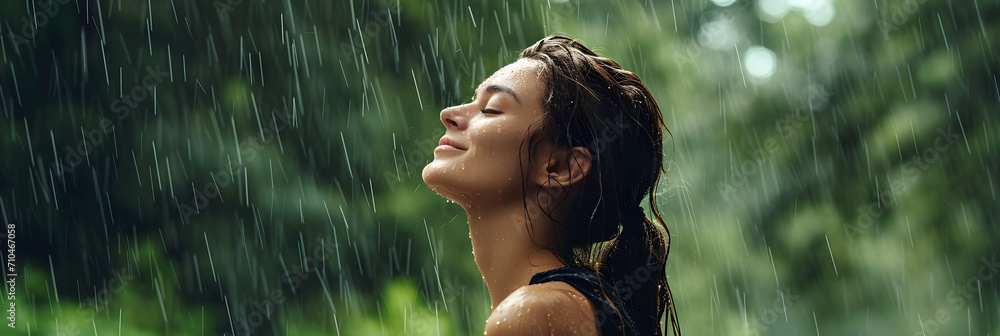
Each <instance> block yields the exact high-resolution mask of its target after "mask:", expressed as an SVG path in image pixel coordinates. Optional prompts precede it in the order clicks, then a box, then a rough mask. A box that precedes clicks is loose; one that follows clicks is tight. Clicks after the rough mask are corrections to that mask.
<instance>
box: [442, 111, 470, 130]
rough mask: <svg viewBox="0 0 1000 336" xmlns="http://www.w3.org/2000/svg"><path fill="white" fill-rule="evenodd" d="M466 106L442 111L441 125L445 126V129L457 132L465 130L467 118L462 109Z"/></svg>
mask: <svg viewBox="0 0 1000 336" xmlns="http://www.w3.org/2000/svg"><path fill="white" fill-rule="evenodd" d="M463 106H465V105H456V106H452V107H449V108H446V109H444V110H441V123H442V124H444V126H445V128H453V129H456V130H463V129H465V127H466V125H467V120H466V119H467V116H466V113H465V111H464V110H463V109H462V107H463Z"/></svg>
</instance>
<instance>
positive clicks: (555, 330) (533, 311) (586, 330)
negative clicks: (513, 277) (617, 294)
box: [485, 281, 600, 336]
mask: <svg viewBox="0 0 1000 336" xmlns="http://www.w3.org/2000/svg"><path fill="white" fill-rule="evenodd" d="M485 334H486V335H490V336H497V335H499V336H505V335H587V336H591V335H593V336H596V335H600V332H599V331H598V329H597V322H596V319H595V318H594V308H593V306H592V305H591V304H590V301H588V300H587V298H586V297H584V296H583V295H581V294H580V292H579V291H577V290H576V288H573V286H570V285H569V284H567V283H565V282H562V281H552V282H546V283H540V284H535V285H528V286H524V287H521V288H519V289H517V290H516V291H514V292H513V293H511V294H510V295H509V296H507V298H506V299H504V300H503V302H500V304H499V305H498V306H497V307H496V309H494V310H493V314H491V315H490V318H489V319H488V320H486V330H485Z"/></svg>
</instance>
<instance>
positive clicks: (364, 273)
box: [0, 0, 1000, 335]
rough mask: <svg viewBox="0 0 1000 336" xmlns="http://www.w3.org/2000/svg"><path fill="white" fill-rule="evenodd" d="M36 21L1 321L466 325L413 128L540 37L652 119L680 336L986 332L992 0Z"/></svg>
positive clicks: (10, 50) (458, 269)
mask: <svg viewBox="0 0 1000 336" xmlns="http://www.w3.org/2000/svg"><path fill="white" fill-rule="evenodd" d="M773 2H775V1H770V2H767V1H765V2H764V3H773ZM803 2H805V1H798V2H797V3H803ZM814 2H816V3H820V2H821V0H814ZM47 3H48V2H43V1H35V2H31V1H3V2H2V3H0V12H2V14H0V35H2V37H0V59H2V62H3V64H0V105H2V108H0V110H2V111H3V118H0V130H2V131H0V146H2V149H0V153H3V154H2V159H0V183H2V188H0V210H2V211H0V214H2V218H3V220H4V222H5V223H15V224H16V244H17V246H16V265H17V269H16V272H17V273H18V275H17V277H16V279H17V292H16V297H17V299H16V304H17V306H16V307H17V327H16V329H15V330H14V332H12V333H11V332H10V330H9V329H7V328H6V327H4V329H3V330H4V331H3V332H2V334H4V335H8V334H12V335H29V334H31V335H53V334H56V333H57V329H58V332H59V334H61V335H89V334H92V333H94V332H95V330H96V333H97V334H99V335H117V334H119V331H120V333H121V334H122V335H159V334H171V335H202V334H209V335H217V334H220V333H223V332H232V331H233V330H234V329H238V328H240V322H241V321H245V322H248V323H249V322H254V321H256V322H260V323H249V324H248V326H252V327H253V328H252V329H253V331H254V332H255V334H267V335H271V334H278V335H286V334H287V335H320V334H324V335H326V334H329V335H335V334H338V332H339V334H341V335H372V334H375V335H377V334H387V335H398V334H412V335H439V334H440V335H471V334H478V333H480V332H482V328H483V323H484V321H485V319H486V317H487V316H488V315H489V312H490V311H489V299H488V294H487V292H486V290H485V286H484V285H483V283H482V280H481V279H480V275H479V273H478V270H477V269H476V267H475V264H474V262H473V259H472V255H471V246H470V244H469V239H468V228H467V226H466V223H465V220H464V213H463V211H462V210H461V208H460V207H458V206H457V205H455V204H452V203H447V202H446V201H445V200H444V199H443V198H440V197H438V196H437V195H435V194H434V193H433V192H432V191H430V190H429V189H428V188H426V186H424V185H423V183H422V180H421V179H420V171H421V169H422V167H423V166H424V165H425V164H426V163H427V162H429V161H430V160H431V159H432V155H431V149H432V147H433V146H434V145H436V142H437V139H438V138H439V137H440V136H441V135H442V134H443V132H444V127H443V126H442V125H441V123H440V122H439V121H438V113H439V111H440V110H441V109H442V108H444V107H446V106H450V105H452V104H456V103H460V102H462V101H465V100H467V99H469V97H471V95H472V91H473V89H474V88H475V86H476V85H477V84H478V83H479V82H480V81H482V80H483V79H484V78H485V77H486V76H488V75H489V74H491V73H492V72H493V71H495V70H496V69H498V68H500V67H501V66H503V65H505V64H507V63H509V62H512V61H513V60H514V59H515V58H516V56H517V54H518V52H519V51H520V50H521V49H523V48H525V47H527V46H529V45H530V44H531V43H533V42H535V41H537V40H538V39H540V38H542V37H544V36H546V35H550V34H557V33H558V34H565V35H569V36H571V37H574V38H578V39H581V40H582V41H583V42H584V43H585V44H587V45H588V46H590V47H591V48H593V49H595V50H596V51H597V52H598V53H600V54H602V55H606V56H608V57H611V58H613V59H615V60H617V61H618V62H619V63H620V64H622V66H623V67H625V68H626V69H629V70H631V71H634V72H636V73H637V74H638V75H639V76H640V77H641V78H642V79H643V80H644V82H645V83H646V85H647V86H648V87H649V88H650V90H651V92H652V93H653V94H654V95H655V98H656V100H657V101H658V102H659V104H660V106H661V108H662V110H663V113H664V117H665V119H666V123H667V126H668V127H669V128H670V130H671V132H672V135H673V136H672V137H668V138H667V139H666V143H665V146H666V148H667V153H666V156H665V158H664V159H665V160H667V162H668V166H669V171H668V174H667V178H666V179H664V180H663V184H662V185H661V186H659V192H660V193H661V195H662V197H661V198H660V200H661V202H662V203H661V204H660V207H661V210H663V211H664V215H665V217H664V220H665V221H666V222H667V223H666V224H667V225H668V226H669V227H670V229H671V232H670V234H671V251H672V252H673V253H671V255H670V261H669V263H668V271H667V274H668V276H669V279H670V281H671V285H672V286H673V289H674V292H675V295H676V299H677V304H678V310H679V313H680V318H681V321H682V328H683V331H684V332H685V333H687V334H689V335H744V334H754V335H756V334H765V335H811V334H820V335H914V334H920V335H922V334H926V335H935V334H936V335H966V334H971V335H985V334H998V333H1000V311H998V309H997V307H998V303H1000V299H998V290H997V288H998V283H1000V281H998V279H1000V275H997V274H996V273H997V272H1000V270H998V269H997V268H995V267H996V266H994V268H989V267H984V266H985V265H986V264H989V263H991V262H992V260H996V257H997V255H996V254H997V252H998V251H1000V248H998V246H997V237H1000V228H998V222H1000V217H998V210H997V209H998V202H997V198H996V189H997V187H998V186H1000V176H998V174H1000V171H998V166H1000V164H998V163H1000V154H998V150H1000V134H998V132H997V131H998V130H1000V127H998V126H1000V119H998V113H1000V89H998V84H997V83H998V81H997V76H996V72H997V66H998V62H997V61H998V55H997V47H998V46H1000V22H998V21H996V20H995V19H994V18H995V17H997V15H1000V3H998V2H997V1H996V0H982V1H980V0H976V1H944V0H907V1H884V0H883V1H870V0H834V1H833V2H830V3H832V5H833V8H834V9H835V16H834V18H833V20H832V21H831V22H830V23H829V24H826V25H823V26H815V25H813V24H811V23H810V22H809V21H808V20H806V19H805V14H804V11H801V10H792V11H791V12H789V13H788V14H787V15H785V16H784V17H783V18H782V19H780V20H764V19H762V16H761V15H760V13H759V10H758V7H759V6H761V3H759V2H757V1H747V0H738V1H737V2H736V3H734V4H732V5H730V6H728V7H720V6H718V5H716V4H713V3H711V2H708V1H681V0H676V1H597V0H569V1H562V2H560V1H523V2H522V1H489V2H487V1H438V2H423V1H414V0H398V1H396V0H393V1H350V2H348V1H339V0H338V1H311V0H310V1H251V0H242V1H240V0H231V1H226V0H221V1H194V0H173V1H165V0H156V1H122V0H119V1H114V0H111V1H106V0H100V1H99V0H89V1H88V0H73V1H69V0H59V1H56V2H54V5H46V4H47ZM36 25H37V27H35V26H36ZM727 38H729V39H728V40H727ZM718 41H729V42H732V43H729V44H732V45H729V44H725V43H722V42H719V43H722V44H721V45H718V46H714V47H712V46H713V43H716V42H718ZM727 43H728V42H727ZM752 46H762V47H765V48H768V49H769V50H772V51H773V52H774V54H775V57H776V69H775V72H774V74H773V75H772V76H771V77H770V78H769V79H767V80H761V79H756V78H755V77H753V76H752V75H751V74H749V73H748V72H747V71H746V70H747V67H750V66H753V64H747V62H746V61H747V58H746V52H748V51H749V50H751V49H750V48H751V47H752ZM102 123H103V124H102ZM949 133H950V134H953V135H947V134H949ZM88 137H89V139H90V140H85V139H88ZM67 146H69V147H68V148H69V149H68V148H67ZM74 148H80V150H75V149H74ZM74 153H75V154H74ZM57 160H58V161H57ZM60 167H61V168H60ZM70 168H72V170H71V171H70ZM5 254H6V253H5ZM984 261H989V262H988V263H984ZM5 272H6V271H5ZM5 274H6V273H5ZM980 288H981V289H980ZM5 292H6V291H5ZM5 294H6V293H5ZM4 299H5V300H4V304H5V305H6V304H7V301H6V295H4ZM268 302H270V303H272V304H273V305H271V307H272V308H271V309H268V308H266V307H267V303H268ZM269 310H270V311H271V313H270V316H269V317H268V316H265V315H267V314H264V313H265V312H267V311H269ZM254 314H256V315H254Z"/></svg>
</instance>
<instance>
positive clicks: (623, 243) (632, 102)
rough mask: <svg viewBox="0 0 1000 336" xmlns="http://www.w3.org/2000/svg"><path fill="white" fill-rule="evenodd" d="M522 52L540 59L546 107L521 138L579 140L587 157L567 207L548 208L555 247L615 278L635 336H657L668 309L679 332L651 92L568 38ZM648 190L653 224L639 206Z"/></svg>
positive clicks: (659, 122)
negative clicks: (556, 212)
mask: <svg viewBox="0 0 1000 336" xmlns="http://www.w3.org/2000/svg"><path fill="white" fill-rule="evenodd" d="M520 58H521V59H530V60H536V61H539V62H541V64H542V67H543V73H544V76H545V79H544V80H545V82H546V89H545V92H544V94H543V96H542V100H543V101H542V103H543V105H544V106H545V108H546V112H547V113H546V115H545V118H544V120H543V121H542V123H543V124H542V127H541V129H540V131H539V132H537V133H535V134H533V135H532V136H530V137H529V138H528V139H526V141H529V145H531V146H534V145H537V143H538V140H540V139H539V137H544V138H545V139H547V140H548V141H550V142H551V143H553V144H555V145H556V146H558V147H563V148H569V147H577V146H582V147H584V148H587V150H589V151H590V153H591V156H592V164H591V167H592V168H591V171H590V173H589V174H588V175H587V176H586V177H585V179H584V180H583V183H582V186H581V187H580V188H573V189H572V190H573V194H570V195H569V196H568V197H567V198H566V199H568V200H570V201H572V202H574V204H573V206H572V210H573V211H570V212H569V214H568V216H566V217H565V218H552V215H551V214H548V215H549V217H550V218H552V219H553V221H554V222H555V223H557V225H559V226H560V228H561V229H562V230H561V231H560V232H562V233H563V235H562V236H561V237H560V241H559V246H558V251H557V253H558V254H559V256H560V257H561V258H563V261H564V262H566V263H568V264H575V265H580V266H584V267H586V268H589V269H590V270H592V271H594V272H595V273H597V274H598V275H600V276H602V277H604V278H605V279H607V280H609V282H610V283H613V284H614V287H615V288H614V289H613V290H615V291H616V292H617V294H618V296H619V297H620V298H621V299H622V301H623V305H624V307H616V309H618V310H622V309H624V310H625V312H626V313H628V314H629V316H631V318H632V320H633V321H635V322H636V324H637V326H638V328H639V330H637V331H638V332H639V334H641V335H662V332H661V330H660V320H661V318H662V317H663V314H664V313H665V312H669V314H668V318H669V320H670V324H671V327H672V330H673V332H674V334H675V335H680V327H679V325H678V321H677V320H678V318H677V310H676V307H675V306H674V302H673V296H672V294H671V292H670V287H669V286H668V284H667V278H666V271H665V266H666V259H667V254H668V252H669V246H670V245H669V230H668V229H667V227H666V225H665V224H663V225H662V226H663V230H664V231H665V234H664V233H661V231H660V229H659V228H658V226H657V224H656V223H657V222H659V223H663V219H662V218H661V217H660V212H659V210H658V209H657V207H656V193H655V189H656V185H657V183H658V182H659V179H660V173H661V172H663V173H666V170H665V169H664V167H663V135H662V132H661V130H667V129H666V127H665V126H664V124H663V116H662V115H661V113H660V109H659V107H658V106H657V104H656V101H655V100H653V96H652V94H650V92H649V90H648V89H646V86H645V85H643V83H642V81H640V80H639V77H638V76H636V75H635V74H634V73H632V72H629V71H625V70H623V69H622V68H621V66H619V65H618V63H616V62H615V61H613V60H611V59H610V58H606V57H601V56H598V55H597V54H596V53H594V52H593V51H591V50H590V49H588V48H587V47H586V46H584V45H583V44H582V43H580V42H578V41H576V40H573V39H570V38H567V37H563V36H549V37H546V38H543V39H542V40H540V41H538V42H537V43H535V44H534V45H532V46H530V47H528V48H527V49H525V50H524V51H523V52H522V53H521V55H520ZM667 132H668V134H669V130H667ZM529 160H530V159H529ZM530 164H531V163H530V162H529V165H530ZM562 189H564V190H571V189H566V186H563V188H562ZM564 190H559V191H557V192H560V193H561V192H563V191H564ZM647 196H648V197H649V210H650V212H652V215H653V216H655V217H656V220H657V221H653V220H652V219H651V218H647V217H646V216H645V215H644V214H643V212H642V208H641V207H640V203H641V202H642V200H643V198H645V197H647ZM536 198H537V195H536ZM525 210H526V211H527V205H526V208H525ZM611 318H620V316H619V317H614V316H612V317H611Z"/></svg>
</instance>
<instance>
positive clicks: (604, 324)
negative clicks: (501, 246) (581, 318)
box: [529, 265, 637, 336]
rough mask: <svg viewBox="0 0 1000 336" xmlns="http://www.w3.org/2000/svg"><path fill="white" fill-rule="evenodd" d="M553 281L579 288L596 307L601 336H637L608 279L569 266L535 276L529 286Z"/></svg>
mask: <svg viewBox="0 0 1000 336" xmlns="http://www.w3.org/2000/svg"><path fill="white" fill-rule="evenodd" d="M551 281H562V282H565V283H567V284H569V285H570V286H573V288H576V290H577V291H579V292H580V294H582V295H583V296H584V297H586V298H587V300H589V301H590V303H591V304H592V305H593V306H594V318H595V319H596V320H597V326H598V327H599V329H600V330H601V335H603V336H609V335H634V334H635V331H636V330H637V329H636V328H635V324H634V322H633V321H632V319H631V317H630V316H629V314H628V313H627V312H626V311H625V310H624V309H620V307H624V305H623V304H622V302H621V300H620V299H619V298H618V296H617V295H616V294H615V291H614V287H612V284H611V282H610V281H608V280H607V279H604V278H602V277H599V276H598V275H597V274H594V272H591V271H590V270H588V269H586V268H584V267H582V266H578V265H570V266H566V267H562V268H556V269H551V270H548V271H544V272H539V273H536V274H535V275H534V276H532V277H531V282H530V283H529V284H530V285H534V284H540V283H545V282H551Z"/></svg>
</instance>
